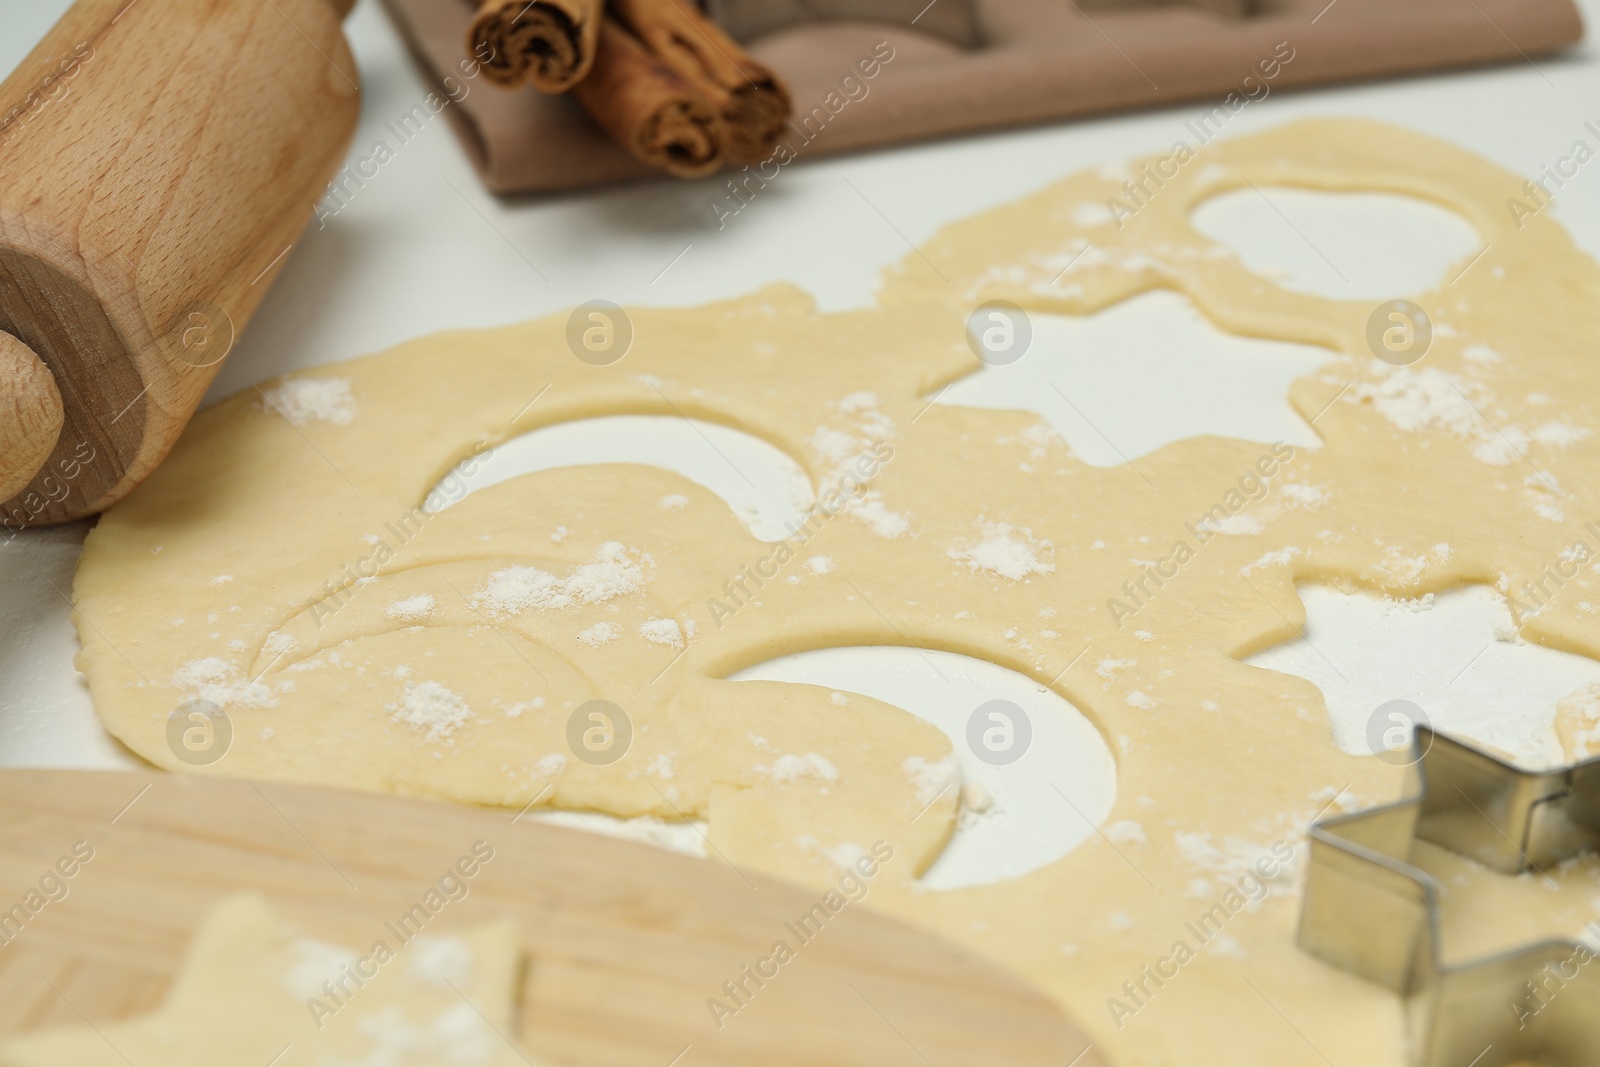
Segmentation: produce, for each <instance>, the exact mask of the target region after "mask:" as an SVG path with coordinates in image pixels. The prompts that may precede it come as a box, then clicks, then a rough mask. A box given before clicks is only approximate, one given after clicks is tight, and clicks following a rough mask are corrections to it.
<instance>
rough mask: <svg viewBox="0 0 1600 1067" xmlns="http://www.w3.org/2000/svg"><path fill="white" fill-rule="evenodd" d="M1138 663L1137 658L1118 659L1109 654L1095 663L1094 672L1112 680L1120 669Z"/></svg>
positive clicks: (1135, 665) (1134, 665)
mask: <svg viewBox="0 0 1600 1067" xmlns="http://www.w3.org/2000/svg"><path fill="white" fill-rule="evenodd" d="M1138 665H1139V661H1138V660H1136V659H1116V658H1114V657H1112V656H1107V657H1106V658H1105V659H1103V660H1101V661H1100V662H1099V663H1097V664H1096V665H1095V668H1094V673H1096V674H1098V675H1099V676H1100V677H1102V678H1104V679H1106V680H1107V681H1110V680H1111V679H1112V678H1113V677H1115V676H1116V673H1117V672H1118V671H1120V670H1124V669H1125V668H1128V667H1137V666H1138Z"/></svg>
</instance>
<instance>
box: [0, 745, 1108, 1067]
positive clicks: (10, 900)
mask: <svg viewBox="0 0 1600 1067" xmlns="http://www.w3.org/2000/svg"><path fill="white" fill-rule="evenodd" d="M79 841H85V842H88V844H89V845H90V846H91V847H92V848H93V849H94V858H93V859H92V860H91V861H90V862H89V863H87V864H85V865H84V866H83V867H82V868H81V869H80V870H78V871H77V873H76V874H75V876H74V877H73V878H72V879H71V880H70V881H69V882H68V883H67V885H68V886H69V892H68V894H67V896H66V897H65V898H63V899H61V900H59V901H56V902H51V903H48V904H45V905H44V906H43V907H42V908H41V909H40V910H39V911H38V912H37V913H36V914H33V915H32V916H31V917H29V918H28V920H27V922H26V924H25V925H24V926H23V928H22V929H21V931H20V932H18V933H15V936H13V937H11V939H10V941H9V943H7V944H5V945H4V946H3V947H0V1036H3V1035H9V1034H12V1033H16V1032H19V1031H23V1030H28V1029H32V1028H34V1027H38V1026H43V1025H50V1024H57V1023H77V1022H79V1021H80V1020H79V1016H78V1012H79V1011H81V1012H82V1013H83V1014H84V1016H87V1017H88V1018H89V1019H91V1020H94V1021H97V1022H98V1021H102V1020H111V1019H117V1018H122V1017H126V1016H130V1015H136V1014H141V1013H143V1012H145V1011H148V1010H150V1009H152V1008H154V1007H155V1006H156V1005H157V1004H158V1003H159V1002H160V1001H161V999H162V996H163V995H164V993H165V989H166V986H167V984H168V983H169V982H170V981H171V979H172V977H173V976H174V974H175V972H176V970H177V968H178V966H179V965H180V962H181V960H182V956H183V952H184V950H185V948H186V946H187V944H188V941H189V938H190V935H191V934H192V932H193V931H194V929H195V927H196V926H197V925H198V923H199V920H200V917H201V916H202V915H203V914H204V912H205V911H206V909H207V908H208V907H209V906H210V905H211V904H213V903H214V902H216V901H217V900H218V899H219V898H221V897H223V896H225V895H227V894H229V893H233V892H237V891H240V890H245V889H254V890H259V891H261V892H263V893H265V894H266V896H267V897H268V898H269V899H270V900H271V902H272V903H273V905H274V906H275V907H276V908H277V909H278V910H279V911H280V912H281V913H282V914H283V915H284V916H285V917H286V918H288V919H289V920H290V921H292V922H294V923H295V924H297V925H298V926H300V927H302V928H303V929H305V930H307V931H308V932H309V933H311V934H312V935H314V936H317V937H321V938H324V939H327V940H330V941H334V942H339V943H345V944H350V945H366V944H370V943H371V942H372V941H373V940H374V938H375V936H378V934H379V932H380V931H381V929H382V926H383V923H384V922H386V921H392V920H393V919H394V918H395V917H396V916H398V915H400V914H401V913H403V912H405V911H406V910H407V909H409V908H410V907H411V906H412V905H413V904H415V903H417V902H418V901H419V900H421V899H422V897H423V896H424V894H426V892H427V891H428V890H429V889H430V888H433V887H434V885H435V883H436V882H437V880H438V879H439V877H440V876H441V875H442V874H444V873H445V872H446V870H447V869H449V868H450V867H451V866H452V865H453V864H455V862H456V861H457V860H458V859H459V858H460V857H462V856H464V855H466V854H467V853H468V852H469V850H470V849H471V847H472V845H473V843H474V842H477V841H487V842H488V843H489V844H490V845H491V846H492V847H493V848H494V859H493V860H492V861H491V862H489V863H487V864H484V865H483V866H482V867H481V868H480V870H479V872H478V873H477V875H476V876H475V877H473V878H472V879H471V880H470V881H469V882H468V883H467V884H468V887H469V890H468V893H467V895H466V896H465V897H463V898H462V899H460V900H459V901H458V902H453V903H450V904H449V905H447V906H445V907H444V908H442V909H441V910H440V911H439V913H438V915H437V916H436V917H435V918H433V919H432V920H431V922H430V925H429V930H430V932H447V931H448V930H449V929H450V928H452V927H454V926H457V925H458V924H459V926H467V925H472V924H474V923H479V922H484V921H487V920H490V919H494V918H499V917H503V916H508V915H509V916H513V917H515V918H516V919H518V921H519V923H520V925H521V928H522V931H523V934H524V937H525V938H526V947H527V952H528V956H529V961H530V962H529V966H528V971H527V976H526V980H525V983H524V995H523V1003H522V1013H521V1026H522V1032H521V1039H522V1042H523V1043H524V1045H525V1047H527V1048H529V1049H531V1050H534V1051H536V1052H538V1053H542V1054H544V1055H545V1056H546V1057H547V1058H549V1059H550V1060H552V1061H553V1062H555V1063H556V1064H561V1065H570V1067H579V1065H582V1067H667V1065H668V1064H673V1065H675V1067H676V1065H681V1067H701V1065H720V1064H726V1065H729V1067H732V1065H735V1064H738V1065H740V1067H746V1065H749V1064H756V1063H759V1064H763V1065H767V1067H787V1065H796V1067H798V1065H802V1064H805V1065H820V1064H828V1065H844V1067H854V1065H858V1064H859V1065H860V1067H899V1065H905V1067H931V1065H932V1064H935V1063H937V1064H938V1065H939V1067H958V1065H966V1064H972V1065H977V1064H992V1065H996V1067H999V1065H1007V1067H1025V1065H1030V1064H1038V1065H1041V1067H1042V1065H1046V1064H1048V1065H1051V1067H1063V1065H1065V1064H1068V1063H1073V1064H1075V1065H1076V1067H1102V1065H1103V1061H1102V1060H1101V1059H1100V1057H1099V1056H1098V1055H1097V1053H1096V1052H1095V1051H1093V1050H1089V1051H1087V1052H1085V1049H1086V1048H1087V1047H1088V1044H1089V1042H1088V1041H1087V1039H1086V1038H1085V1037H1084V1036H1083V1035H1082V1033H1081V1031H1079V1030H1078V1028H1077V1027H1076V1026H1075V1025H1074V1024H1073V1023H1072V1022H1071V1021H1069V1020H1068V1019H1067V1018H1066V1017H1065V1016H1064V1015H1063V1014H1062V1013H1061V1011H1060V1010H1059V1009H1058V1008H1057V1007H1056V1006H1055V1005H1054V1004H1053V1003H1052V1002H1050V1001H1049V1000H1048V999H1046V998H1045V996H1044V995H1043V994H1042V993H1040V992H1038V991H1037V990H1035V989H1034V988H1032V987H1031V986H1029V985H1027V984H1026V983H1024V982H1023V981H1021V980H1020V979H1018V978H1016V977H1014V976H1012V975H1010V974H1008V973H1006V972H1005V971H1003V970H1001V969H1000V968H998V967H996V966H995V965H993V964H991V963H989V962H987V961H985V960H983V959H980V958H978V957H975V956H973V955H971V954H970V953H968V952H966V951H965V950H963V949H960V948H957V947H956V946H954V945H951V944H949V943H946V942H942V941H940V940H938V939H937V938H934V937H932V936H930V935H928V934H925V933H922V932H919V931H916V930H914V929H912V928H911V927H909V926H906V925H904V924H902V923H899V922H896V921H894V920H892V919H889V918H886V917H884V916H881V915H877V914H874V913H873V912H871V911H869V910H868V909H867V908H866V907H865V906H862V905H852V906H849V907H847V908H845V909H844V910H843V911H841V912H840V913H838V914H837V915H835V916H834V917H833V918H832V919H831V920H829V921H828V923H827V924H826V926H825V928H824V929H823V930H822V932H821V933H820V934H818V935H817V936H816V937H815V938H814V939H813V940H811V941H810V942H808V943H806V944H804V945H802V946H799V947H798V950H797V954H796V958H795V959H794V960H793V961H792V962H790V963H788V964H786V965H785V966H784V967H782V969H781V970H780V971H779V975H778V977H777V978H776V979H774V980H772V981H770V982H768V983H767V985H766V986H765V988H763V989H761V990H760V991H759V992H758V994H757V995H756V996H755V997H754V998H752V999H751V1001H750V1003H749V1004H748V1006H747V1007H745V1008H744V1009H743V1010H741V1011H740V1012H739V1013H738V1014H737V1015H736V1016H734V1017H732V1018H728V1019H725V1020H724V1025H723V1027H722V1028H721V1029H718V1028H717V1027H716V1026H715V1025H714V1024H713V1021H712V1017H711V1013H710V1011H709V1010H708V1008H707V1004H706V1002H707V999H708V998H710V997H713V996H718V995H720V993H721V988H722V984H723V983H724V982H725V981H727V980H729V979H730V978H735V977H737V976H738V972H739V969H740V967H741V966H742V965H744V964H752V963H754V962H755V961H756V960H757V959H758V958H760V957H762V956H764V955H766V954H767V953H768V951H769V950H770V949H771V947H772V944H773V942H774V941H776V940H778V939H780V938H782V939H784V940H787V941H790V942H791V943H794V938H793V937H792V935H791V934H789V933H788V932H787V930H786V927H785V923H789V922H792V921H794V920H795V919H797V918H798V917H799V916H801V915H803V914H805V913H806V912H807V911H808V910H809V909H810V908H811V907H812V905H814V904H815V903H817V901H818V900H819V899H820V898H821V894H820V893H818V892H816V891H812V890H807V889H802V888H799V887H796V886H793V885H789V884H785V883H781V882H777V881H774V880H772V879H770V878H766V877H763V876H761V875H759V874H757V873H755V872H753V871H741V870H738V869H736V868H734V867H732V866H730V865H728V864H726V863H721V862H710V861H704V860H697V859H694V858H693V857H688V856H680V855H676V854H673V853H668V852H664V851H661V850H658V849H654V848H650V847H648V846H645V845H638V844H633V843H631V842H624V841H616V840H611V839H608V838H604V837H599V836H596V835H593V834H587V833H583V832H580V831H575V830H567V829H563V828H559V827H553V826H548V825H542V824H540V823H537V822H534V821H531V820H528V819H526V818H520V817H518V816H517V813H514V812H510V811H504V810H495V809H481V808H468V807H461V806H456V805H447V804H440V803H434V802H429V801H420V800H407V799H400V798H395V797H385V796H377V795H371V794H363V793H347V792H342V791H338V790H328V789H314V788H304V787H298V786H285V785H270V784H263V785H258V784H256V783H253V782H246V781H238V780H234V779H224V778H212V777H203V776H194V775H188V776H178V775H167V774H160V773H121V772H101V771H6V772H0V911H3V910H5V909H10V908H11V907H12V905H13V904H15V903H18V902H21V901H22V900H23V898H24V896H25V894H27V893H28V891H29V890H30V889H33V888H35V887H36V886H37V885H38V882H39V879H40V877H41V876H42V875H43V874H44V873H45V872H46V870H47V869H49V868H51V867H52V865H54V864H55V863H56V861H57V860H58V859H59V858H60V857H62V856H63V855H66V854H68V853H69V852H70V851H71V849H72V846H73V844H74V843H75V842H79ZM868 899H869V901H870V896H869V898H868ZM52 984H53V985H54V987H55V988H52ZM57 990H59V992H57ZM68 1002H70V1003H68ZM1074 1057H1081V1058H1079V1059H1076V1060H1074ZM140 1067H143V1065H140Z"/></svg>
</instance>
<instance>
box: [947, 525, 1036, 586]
mask: <svg viewBox="0 0 1600 1067" xmlns="http://www.w3.org/2000/svg"><path fill="white" fill-rule="evenodd" d="M945 555H947V556H948V557H949V558H951V559H953V560H955V561H956V562H957V563H965V564H966V565H967V566H968V567H969V568H970V569H972V570H974V571H979V570H982V571H988V572H990V573H991V574H998V575H1000V577H1002V578H1009V579H1010V580H1011V581H1013V582H1020V581H1022V580H1023V579H1024V578H1026V577H1027V576H1028V575H1030V574H1050V573H1051V572H1053V571H1054V570H1055V569H1056V565H1055V563H1054V562H1053V556H1054V549H1053V548H1052V547H1051V544H1050V542H1049V541H1045V540H1042V539H1040V540H1035V539H1034V536H1033V531H1032V530H1029V529H1027V528H1021V527H1015V526H1012V525H1011V524H1010V523H1006V522H999V523H989V524H986V525H984V526H983V538H982V540H979V541H976V542H971V541H956V542H954V543H953V544H951V546H950V548H949V549H948V550H947V551H946V553H945Z"/></svg>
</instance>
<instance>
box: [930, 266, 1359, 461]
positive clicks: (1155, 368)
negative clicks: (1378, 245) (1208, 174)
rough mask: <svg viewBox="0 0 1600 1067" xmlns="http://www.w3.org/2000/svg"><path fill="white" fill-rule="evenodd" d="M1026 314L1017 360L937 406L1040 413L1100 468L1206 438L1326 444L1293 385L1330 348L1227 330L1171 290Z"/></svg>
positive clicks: (966, 381) (955, 390)
mask: <svg viewBox="0 0 1600 1067" xmlns="http://www.w3.org/2000/svg"><path fill="white" fill-rule="evenodd" d="M1028 317H1029V319H1030V322H1031V326H1032V341H1031V343H1030V345H1029V347H1028V349H1027V351H1026V353H1025V354H1024V355H1023V356H1022V357H1021V358H1020V359H1017V360H1016V361H1015V362H1013V363H1008V364H1006V365H1003V366H998V365H988V366H985V367H983V368H982V369H981V370H979V371H977V372H975V373H973V374H970V375H968V376H967V377H965V378H962V379H960V380H959V381H957V382H955V383H954V384H952V385H951V386H950V387H949V388H947V389H945V390H944V391H943V392H942V393H940V394H939V396H938V403H940V404H948V405H953V406H960V407H976V408H1001V409H1006V410H1013V411H1035V412H1038V413H1039V414H1040V415H1042V416H1044V418H1045V419H1046V421H1048V422H1049V423H1050V425H1052V426H1053V427H1055V429H1056V431H1057V432H1058V433H1060V434H1061V436H1062V437H1064V438H1065V439H1066V441H1067V443H1068V444H1069V445H1071V446H1072V450H1073V451H1074V452H1075V453H1077V455H1078V456H1079V458H1081V459H1082V460H1083V461H1084V462H1085V463H1088V464H1091V465H1093V466H1096V467H1114V466H1117V465H1119V464H1123V463H1134V462H1137V460H1138V459H1139V457H1140V456H1144V455H1147V454H1149V453H1151V452H1154V451H1155V450H1156V449H1158V448H1160V447H1162V446H1163V445H1166V444H1170V443H1171V442H1173V441H1181V440H1184V439H1186V438H1190V437H1201V436H1206V435H1215V436H1220V437H1233V438H1243V439H1245V440H1252V441H1261V442H1265V443H1271V442H1275V441H1286V442H1288V443H1290V444H1293V445H1296V446H1301V447H1309V448H1315V447H1317V446H1318V445H1319V444H1320V443H1321V440H1320V438H1318V437H1317V434H1316V431H1315V430H1313V429H1312V428H1311V426H1310V425H1309V424H1307V423H1306V421H1305V420H1304V419H1302V418H1301V417H1300V416H1299V415H1298V414H1296V413H1295V411H1294V410H1293V409H1292V408H1291V407H1290V406H1289V401H1288V399H1287V394H1288V390H1289V383H1290V382H1292V381H1294V380H1295V379H1296V378H1299V377H1301V376H1303V375H1306V374H1309V373H1311V372H1312V371H1313V370H1315V369H1316V368H1317V367H1319V366H1321V365H1322V364H1324V363H1326V362H1328V361H1330V360H1332V359H1335V358H1337V357H1336V353H1334V352H1332V351H1331V350H1329V349H1326V348H1321V347H1318V346H1315V345H1303V344H1292V343H1290V342H1287V341H1264V340H1261V339H1259V338H1251V337H1240V336H1237V335H1235V334H1230V333H1225V332H1224V331H1222V330H1220V329H1218V328H1217V327H1216V326H1214V325H1212V323H1211V322H1210V321H1209V320H1208V319H1206V318H1205V316H1203V315H1201V314H1200V312H1199V311H1198V310H1196V309H1195V307H1194V305H1193V304H1192V303H1190V301H1189V299H1188V298H1187V297H1185V296H1183V295H1182V294H1180V293H1176V292H1173V291H1171V290H1166V289H1161V290H1156V291H1154V292H1150V293H1145V294H1142V295H1140V296H1136V297H1133V298H1131V299H1128V300H1125V301H1123V302H1121V303H1119V304H1115V305H1113V306H1112V307H1109V308H1107V309H1105V310H1104V311H1101V312H1099V313H1098V314H1094V315H1087V316H1072V315H1047V314H1044V313H1040V312H1029V313H1028ZM1175 353H1177V354H1178V357H1177V358H1174V354H1175Z"/></svg>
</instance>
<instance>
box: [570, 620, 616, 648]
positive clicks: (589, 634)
mask: <svg viewBox="0 0 1600 1067" xmlns="http://www.w3.org/2000/svg"><path fill="white" fill-rule="evenodd" d="M621 636H622V627H620V626H618V625H617V624H616V623H614V622H597V623H595V624H594V625H593V626H591V627H589V628H588V629H587V630H580V631H579V632H578V640H579V641H582V642H583V643H584V644H586V645H588V646H589V647H590V648H599V647H600V646H601V645H604V644H609V643H610V642H612V641H615V640H616V639H617V638H619V637H621Z"/></svg>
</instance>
